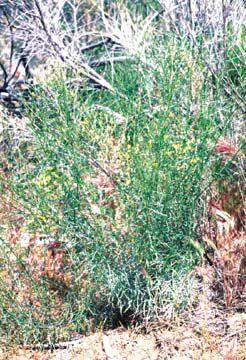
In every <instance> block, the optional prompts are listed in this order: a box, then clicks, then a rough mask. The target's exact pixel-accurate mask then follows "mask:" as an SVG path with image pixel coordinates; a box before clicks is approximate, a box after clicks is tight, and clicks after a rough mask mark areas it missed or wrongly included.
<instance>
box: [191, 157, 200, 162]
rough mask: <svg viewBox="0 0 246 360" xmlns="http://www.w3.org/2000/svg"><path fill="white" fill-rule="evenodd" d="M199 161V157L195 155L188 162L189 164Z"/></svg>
mask: <svg viewBox="0 0 246 360" xmlns="http://www.w3.org/2000/svg"><path fill="white" fill-rule="evenodd" d="M199 161H200V158H199V157H198V156H197V157H195V158H193V159H191V161H190V163H191V164H197V163H198V162H199Z"/></svg>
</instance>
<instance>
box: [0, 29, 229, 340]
mask: <svg viewBox="0 0 246 360" xmlns="http://www.w3.org/2000/svg"><path fill="white" fill-rule="evenodd" d="M198 50H199V49H196V48H193V47H191V45H190V44H189V43H188V42H187V41H185V40H180V39H177V38H176V37H175V36H173V37H170V38H165V37H164V38H161V39H156V40H153V45H152V47H151V48H150V49H149V53H148V62H146V63H144V64H143V63H142V62H140V61H138V60H136V61H134V62H129V63H127V62H126V63H121V64H117V65H115V67H114V71H112V72H108V79H107V80H108V81H111V83H112V84H113V86H114V88H115V89H117V91H115V93H109V92H107V91H98V92H97V91H94V92H93V93H90V91H85V90H81V89H79V88H76V87H75V86H74V85H67V82H66V78H64V75H61V76H60V74H58V76H57V80H52V82H51V83H49V84H48V85H47V87H46V88H43V89H42V88H41V89H37V90H35V89H34V91H33V104H32V106H31V108H30V111H29V114H28V117H29V118H30V120H31V122H30V123H31V124H30V131H31V133H32V140H31V143H30V155H29V157H26V153H22V152H21V150H19V151H18V161H16V164H14V166H13V169H12V171H11V174H10V175H9V177H8V189H7V191H8V192H9V193H10V194H11V201H12V207H11V206H10V212H11V216H12V217H11V218H12V219H13V218H14V217H16V216H17V215H19V216H21V221H20V223H19V228H18V236H19V238H18V239H17V240H15V242H16V245H14V244H11V245H9V243H8V241H9V238H8V233H7V230H6V228H5V229H4V230H5V231H3V232H2V250H1V252H2V253H1V266H2V273H1V274H2V275H3V274H4V276H2V275H1V281H0V304H1V317H0V322H1V329H2V334H1V336H3V335H4V336H5V339H6V341H12V342H13V341H15V342H17V343H23V342H27V343H30V342H37V341H41V342H42V341H43V342H44V341H47V339H48V340H49V341H50V342H53V341H57V340H60V339H66V338H69V337H71V335H73V334H75V333H76V332H78V331H79V332H86V331H90V330H92V329H94V328H96V327H99V326H102V324H106V325H108V326H114V325H116V324H117V322H119V321H123V322H124V319H126V318H127V319H128V320H129V319H131V320H141V321H143V322H145V323H147V322H148V321H156V320H159V319H161V318H163V317H165V318H171V317H173V316H175V315H176V314H178V313H179V312H180V311H182V310H183V309H185V308H186V307H187V306H188V305H189V304H190V303H191V302H192V301H193V299H194V296H195V294H196V285H197V284H196V281H197V280H196V279H195V278H194V275H192V269H193V268H194V265H195V264H196V262H197V260H198V259H199V257H200V254H201V253H202V249H201V247H199V246H195V241H196V240H199V235H200V234H199V231H198V228H199V220H200V219H201V217H202V215H203V213H204V209H205V207H206V201H207V198H206V197H207V191H206V190H207V189H209V188H210V186H211V184H212V182H213V179H214V174H213V171H212V166H211V165H212V164H213V161H214V160H213V151H214V148H215V146H216V144H217V141H218V139H219V138H220V137H221V136H222V135H223V134H224V133H225V131H226V129H227V124H228V122H229V121H230V119H231V110H230V109H231V107H230V106H227V103H225V101H224V99H223V96H222V91H221V88H222V84H223V79H222V78H220V75H218V77H217V78H216V79H215V80H214V79H212V75H210V73H209V71H208V70H206V68H205V67H204V63H203V56H202V54H201V52H200V51H198ZM212 80H213V81H215V82H216V84H215V87H214V91H211V82H212ZM47 88H48V91H47ZM228 101H229V100H228ZM221 117H223V119H224V121H223V123H221V122H220V120H219V119H221ZM5 195H6V193H3V194H2V201H6V200H4V199H5V198H4V197H5ZM11 225H12V228H13V226H14V224H13V223H12V224H11ZM23 234H25V238H27V239H28V245H27V246H24V245H23V244H22V243H23ZM10 241H11V238H10ZM36 243H38V244H39V245H35V244H36ZM58 265H59V266H58ZM6 279H7V280H6ZM23 292H24V293H23ZM16 330H17V333H18V335H16Z"/></svg>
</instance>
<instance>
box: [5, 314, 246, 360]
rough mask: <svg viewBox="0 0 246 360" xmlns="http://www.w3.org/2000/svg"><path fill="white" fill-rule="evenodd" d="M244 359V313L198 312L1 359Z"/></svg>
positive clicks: (28, 350)
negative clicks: (180, 320)
mask: <svg viewBox="0 0 246 360" xmlns="http://www.w3.org/2000/svg"><path fill="white" fill-rule="evenodd" d="M3 359H4V360H7V359H8V360H10V359H11V360H22V359H28V360H161V359H172V360H188V359H192V360H193V359H194V360H220V359H221V360H245V359H246V313H242V312H240V313H239V312H238V313H235V312H234V313H233V312H223V313H221V312H219V311H218V309H214V310H213V311H211V309H210V311H209V312H208V313H206V312H203V316H202V315H201V313H199V311H198V312H197V315H196V316H195V314H194V315H193V316H192V318H191V319H189V322H187V323H185V324H183V325H177V324H176V325H175V326H173V327H171V326H167V325H163V326H162V325H159V326H158V327H157V329H153V330H152V331H150V333H148V334H143V333H141V332H137V331H136V329H135V330H134V329H133V330H129V329H128V330H127V329H123V328H119V329H115V330H110V331H107V332H104V333H103V332H100V333H95V334H92V335H90V336H85V337H81V338H79V339H78V340H76V341H74V342H73V343H72V342H71V343H70V344H67V345H66V347H65V348H62V349H59V348H58V349H56V350H54V351H53V352H52V351H51V350H46V351H44V352H41V351H39V350H30V349H19V350H15V351H12V352H9V353H8V354H7V353H4V352H2V354H1V360H3Z"/></svg>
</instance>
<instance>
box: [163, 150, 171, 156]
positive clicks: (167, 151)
mask: <svg viewBox="0 0 246 360" xmlns="http://www.w3.org/2000/svg"><path fill="white" fill-rule="evenodd" d="M164 155H165V156H171V155H172V151H170V150H166V151H164Z"/></svg>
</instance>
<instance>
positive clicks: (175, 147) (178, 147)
mask: <svg viewBox="0 0 246 360" xmlns="http://www.w3.org/2000/svg"><path fill="white" fill-rule="evenodd" d="M173 148H174V149H175V151H176V152H178V151H179V150H180V149H181V148H182V145H181V144H173Z"/></svg>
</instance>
